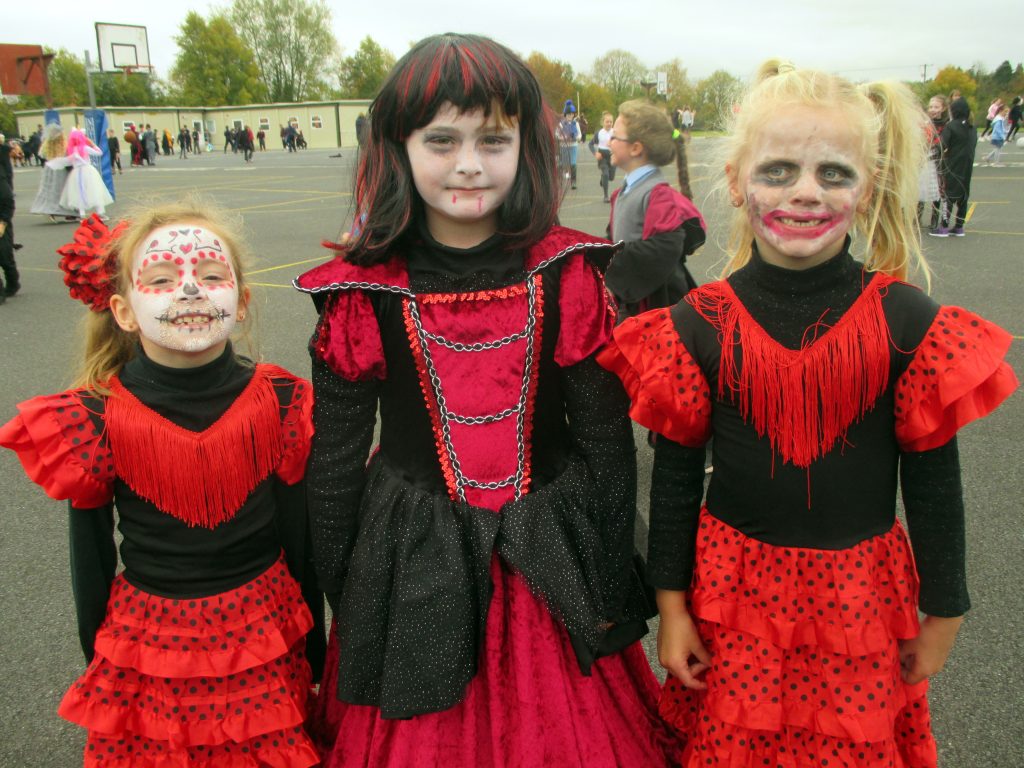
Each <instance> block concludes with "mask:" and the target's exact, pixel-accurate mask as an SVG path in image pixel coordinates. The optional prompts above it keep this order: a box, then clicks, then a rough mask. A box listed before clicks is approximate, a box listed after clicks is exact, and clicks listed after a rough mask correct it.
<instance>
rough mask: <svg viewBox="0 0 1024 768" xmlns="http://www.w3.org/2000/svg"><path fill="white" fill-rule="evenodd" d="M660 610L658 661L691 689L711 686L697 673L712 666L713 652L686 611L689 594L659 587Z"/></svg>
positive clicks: (699, 689)
mask: <svg viewBox="0 0 1024 768" xmlns="http://www.w3.org/2000/svg"><path fill="white" fill-rule="evenodd" d="M658 612H659V613H660V615H661V623H660V624H659V626H658V661H659V662H661V666H663V667H664V668H665V669H666V670H668V671H669V672H671V673H672V675H673V676H674V677H675V678H676V679H678V680H679V682H681V683H682V684H683V685H685V686H686V687H687V688H692V689H693V690H695V691H701V690H704V689H705V688H707V685H706V684H705V683H704V682H703V681H702V680H698V679H697V676H698V675H700V674H701V673H703V672H704V671H706V670H707V669H709V668H710V667H711V654H710V653H708V651H707V649H706V648H705V647H704V643H702V642H701V639H700V635H699V634H698V632H697V625H696V624H694V622H693V617H691V616H690V613H689V611H687V610H686V598H685V593H684V592H674V591H668V590H658Z"/></svg>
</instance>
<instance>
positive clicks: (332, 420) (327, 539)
mask: <svg viewBox="0 0 1024 768" xmlns="http://www.w3.org/2000/svg"><path fill="white" fill-rule="evenodd" d="M312 378H313V396H314V400H315V405H314V406H313V424H314V425H315V428H316V432H315V434H314V435H313V446H312V450H311V453H310V458H309V467H308V469H307V493H308V495H309V510H310V520H311V530H312V540H313V559H314V562H315V563H316V571H317V576H318V578H319V580H320V588H321V589H323V591H324V593H325V594H326V595H327V599H328V602H330V603H331V605H332V608H334V607H336V605H335V604H336V600H337V595H338V593H339V592H340V591H341V585H342V582H343V581H344V577H345V570H346V567H347V563H348V558H349V556H350V554H351V552H352V545H353V543H354V542H355V538H356V532H357V527H358V514H359V500H360V497H361V495H362V491H363V483H364V481H365V469H366V460H367V457H368V456H369V452H370V444H371V443H372V441H373V428H374V425H375V423H376V419H377V399H378V392H379V388H380V382H379V381H377V380H371V381H348V380H346V379H343V378H341V377H340V376H338V375H336V374H335V373H333V372H332V371H331V370H330V369H329V368H328V367H327V365H326V364H325V363H324V362H323V361H321V360H320V359H318V358H315V357H314V359H313V377H312Z"/></svg>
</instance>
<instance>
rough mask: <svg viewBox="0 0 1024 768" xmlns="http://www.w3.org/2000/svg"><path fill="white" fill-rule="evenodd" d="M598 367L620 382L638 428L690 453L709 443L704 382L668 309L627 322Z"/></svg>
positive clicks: (708, 408) (708, 407) (599, 359)
mask: <svg viewBox="0 0 1024 768" xmlns="http://www.w3.org/2000/svg"><path fill="white" fill-rule="evenodd" d="M597 362H598V363H600V364H601V365H602V366H603V367H604V368H607V369H608V370H609V371H611V372H612V373H614V374H615V375H616V376H618V377H619V378H620V379H622V383H623V384H624V385H625V387H626V393H627V394H628V395H629V399H630V400H631V401H632V405H631V406H630V409H629V415H630V416H631V417H632V419H633V420H634V421H635V422H637V423H638V424H640V425H641V426H644V427H647V428H648V429H650V430H653V431H654V432H657V433H658V434H659V435H664V436H665V437H667V438H669V439H670V440H674V441H675V442H677V443H680V444H681V445H686V446H691V447H698V446H701V445H704V443H706V442H707V441H708V438H710V437H711V392H710V390H709V388H708V382H707V379H706V378H704V372H703V371H701V369H700V366H699V365H697V362H696V361H695V360H694V359H693V357H692V356H691V355H690V353H689V351H688V350H687V349H686V347H685V346H684V345H683V343H682V342H681V341H679V335H678V334H677V333H676V329H675V326H674V325H673V324H672V317H671V315H670V314H669V310H668V309H656V310H652V311H651V312H645V313H643V314H642V315H637V316H636V317H631V318H629V319H628V320H626V321H625V322H624V323H623V324H622V325H620V326H619V327H618V328H616V329H615V332H614V334H613V337H612V341H611V343H610V344H609V345H608V346H607V347H606V348H605V349H604V350H602V351H601V353H600V354H599V355H598V356H597Z"/></svg>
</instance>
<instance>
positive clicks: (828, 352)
mask: <svg viewBox="0 0 1024 768" xmlns="http://www.w3.org/2000/svg"><path fill="white" fill-rule="evenodd" d="M888 282H890V281H889V280H887V279H886V278H885V277H884V276H883V275H880V274H879V275H876V276H875V279H874V280H872V281H871V283H870V285H868V286H867V288H865V290H864V292H863V293H862V294H861V295H860V297H859V298H858V299H857V301H856V302H854V304H853V306H852V307H850V309H849V310H848V311H847V312H846V313H845V314H844V315H843V316H842V317H841V318H840V319H839V321H838V322H837V323H836V324H835V325H834V326H832V327H831V328H829V329H827V330H826V331H825V333H824V334H822V335H821V336H819V337H818V338H816V339H813V340H811V341H810V342H809V343H807V344H805V346H804V347H803V348H802V349H798V350H794V349H787V348H786V347H784V346H782V345H781V344H779V343H778V342H777V341H775V340H774V339H772V338H771V337H770V336H769V335H768V334H767V332H765V330H764V329H763V328H761V326H760V325H758V324H757V322H756V321H755V320H754V318H753V317H751V315H750V313H749V312H748V311H747V309H746V308H745V307H744V306H743V304H742V303H741V302H740V301H739V299H738V298H737V297H736V294H735V293H733V290H732V288H731V287H730V286H729V284H728V283H727V282H726V281H724V280H722V281H719V282H717V283H711V284H708V285H705V286H702V287H701V288H698V289H697V290H694V291H691V292H690V293H689V294H687V296H686V298H685V301H687V302H689V303H690V304H691V305H692V306H693V308H694V309H696V310H697V312H698V313H699V314H700V315H701V317H703V318H704V319H705V320H707V322H708V323H710V324H711V325H712V326H713V327H714V328H716V329H717V330H718V332H719V338H720V339H721V343H722V360H721V368H720V371H719V376H718V397H719V398H720V399H725V397H726V394H727V393H728V395H729V396H730V397H731V398H732V399H733V401H734V402H735V403H736V405H737V407H738V408H739V411H740V414H741V415H742V416H743V418H744V420H745V421H747V422H749V423H753V425H754V428H755V429H756V430H757V433H758V434H759V435H761V436H764V435H768V437H769V439H770V440H771V444H772V448H773V449H774V450H775V451H776V452H777V453H778V454H779V455H780V456H782V458H783V459H784V460H786V461H789V462H791V463H792V464H794V465H796V466H798V467H807V466H810V464H811V462H813V461H814V460H815V459H818V458H819V457H821V456H822V455H823V454H825V453H827V452H828V451H829V449H831V447H832V446H833V445H834V444H835V442H836V440H838V439H839V438H841V437H842V436H843V435H845V434H846V431H847V429H849V427H850V425H851V424H852V423H853V422H855V421H857V420H858V419H860V418H861V417H862V416H863V415H864V414H865V413H866V412H867V411H869V410H870V409H871V408H872V407H873V406H874V404H875V401H876V400H877V399H878V397H879V395H881V394H882V392H883V391H884V390H885V387H886V384H887V382H888V378H889V329H888V326H887V325H886V322H885V315H884V313H883V312H882V302H881V297H880V294H879V287H880V286H881V285H882V284H887V283H888Z"/></svg>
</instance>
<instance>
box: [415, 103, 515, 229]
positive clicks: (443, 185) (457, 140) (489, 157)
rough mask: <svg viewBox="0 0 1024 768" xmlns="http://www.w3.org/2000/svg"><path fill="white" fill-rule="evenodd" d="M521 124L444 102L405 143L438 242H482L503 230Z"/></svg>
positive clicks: (429, 224)
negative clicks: (503, 209) (500, 212)
mask: <svg viewBox="0 0 1024 768" xmlns="http://www.w3.org/2000/svg"><path fill="white" fill-rule="evenodd" d="M519 143H520V137H519V125H518V123H517V122H514V121H513V123H512V124H511V125H510V124H508V123H507V122H503V121H502V120H500V119H499V115H498V111H497V110H494V111H492V112H491V115H490V117H488V118H485V117H484V113H483V110H480V109H477V110H472V111H469V112H465V113H462V114H460V113H459V111H458V110H457V109H456V108H455V107H454V106H452V105H451V104H445V105H442V107H441V109H439V110H438V112H437V114H436V115H435V116H434V119H433V120H432V121H431V122H430V123H428V124H427V125H425V126H424V127H423V128H420V129H419V130H416V131H413V132H412V134H411V135H410V136H409V138H408V139H407V140H406V142H405V146H406V152H408V155H409V165H410V166H411V168H412V177H413V183H414V184H415V185H416V191H417V192H418V193H419V195H420V197H421V198H422V199H423V203H424V208H425V212H426V218H427V227H428V228H429V230H430V233H431V234H432V235H433V236H434V238H435V239H437V241H438V242H441V243H445V244H447V245H452V246H455V247H469V246H472V245H476V244H477V243H480V242H482V241H484V240H486V239H487V238H488V237H490V236H491V235H493V234H494V233H495V232H496V231H497V228H498V208H499V207H500V206H501V204H502V203H503V202H504V200H505V198H506V197H507V196H508V193H509V190H510V189H511V188H512V182H514V181H515V177H516V171H517V169H518V167H519Z"/></svg>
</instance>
